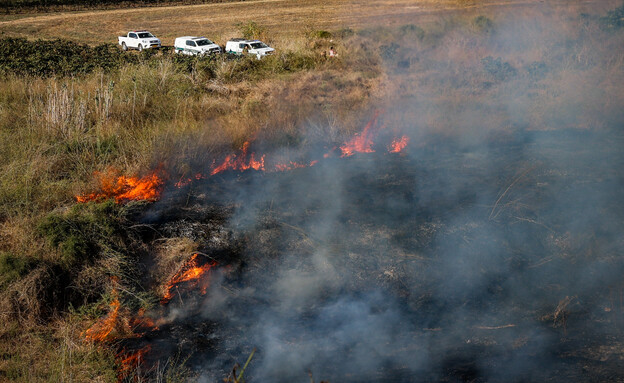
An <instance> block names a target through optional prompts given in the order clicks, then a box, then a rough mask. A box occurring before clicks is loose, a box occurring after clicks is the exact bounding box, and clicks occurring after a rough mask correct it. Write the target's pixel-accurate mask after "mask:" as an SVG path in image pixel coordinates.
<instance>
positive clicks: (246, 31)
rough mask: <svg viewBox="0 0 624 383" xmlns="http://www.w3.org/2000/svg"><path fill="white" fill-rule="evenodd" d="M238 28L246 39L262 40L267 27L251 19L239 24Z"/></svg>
mask: <svg viewBox="0 0 624 383" xmlns="http://www.w3.org/2000/svg"><path fill="white" fill-rule="evenodd" d="M238 29H239V30H240V33H241V34H242V35H243V38H245V39H248V40H256V39H258V40H262V39H264V38H265V33H266V28H265V27H262V26H260V25H258V24H257V23H256V22H255V21H250V22H248V23H246V24H238Z"/></svg>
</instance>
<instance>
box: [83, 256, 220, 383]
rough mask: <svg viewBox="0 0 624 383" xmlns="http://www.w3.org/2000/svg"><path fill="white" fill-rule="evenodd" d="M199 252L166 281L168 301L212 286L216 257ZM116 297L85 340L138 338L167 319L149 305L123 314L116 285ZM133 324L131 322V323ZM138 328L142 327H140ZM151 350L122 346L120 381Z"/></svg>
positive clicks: (100, 340)
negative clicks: (132, 314)
mask: <svg viewBox="0 0 624 383" xmlns="http://www.w3.org/2000/svg"><path fill="white" fill-rule="evenodd" d="M202 258H203V257H200V255H199V254H193V256H191V258H189V259H188V260H187V261H186V262H184V264H183V265H182V266H181V267H180V269H179V270H178V271H177V272H176V273H175V274H174V276H173V277H172V278H171V279H170V280H169V281H168V282H167V284H166V285H165V294H164V296H163V298H162V300H161V301H160V303H161V305H167V304H168V303H169V302H170V300H171V299H172V298H173V297H174V296H175V294H181V292H184V293H190V292H199V293H200V294H201V295H205V294H206V292H207V290H208V287H209V286H210V271H211V270H212V269H213V268H214V267H216V266H217V262H215V261H206V262H205V261H203V260H202ZM112 295H113V297H114V299H113V300H112V302H110V304H109V310H108V313H107V314H106V315H104V316H102V317H101V318H100V319H98V320H97V321H96V322H95V323H94V324H92V325H91V326H90V327H89V328H87V329H86V330H85V331H83V332H82V336H83V337H84V339H85V340H87V341H91V342H96V343H110V342H112V341H114V340H117V339H128V338H138V337H142V336H144V335H145V333H146V332H148V331H156V330H159V326H160V324H162V323H163V321H164V320H162V319H161V320H156V321H155V320H154V319H152V318H151V317H149V316H147V315H146V312H145V309H139V311H138V312H137V315H136V316H135V317H134V318H131V319H130V320H127V319H125V318H127V316H128V315H129V313H128V310H127V309H126V310H125V311H124V312H123V314H122V310H123V309H122V305H121V302H120V300H119V293H118V289H117V288H116V287H115V288H113V291H112ZM130 324H131V325H132V326H131V325H130ZM137 330H138V331H137ZM150 350H151V345H146V346H144V347H142V348H140V349H138V350H134V351H132V350H126V349H125V348H124V349H122V350H120V351H119V352H118V353H117V355H116V359H117V362H118V364H119V369H118V381H123V380H124V379H126V378H128V377H129V376H130V375H131V374H132V373H133V372H134V371H135V370H136V369H137V367H138V366H139V365H141V364H142V363H143V362H144V359H145V355H146V354H147V353H149V352H150Z"/></svg>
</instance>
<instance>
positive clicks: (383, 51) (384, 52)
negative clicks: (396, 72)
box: [379, 43, 401, 61]
mask: <svg viewBox="0 0 624 383" xmlns="http://www.w3.org/2000/svg"><path fill="white" fill-rule="evenodd" d="M400 48H401V47H400V46H399V44H396V43H391V44H390V45H382V46H381V47H379V51H380V55H381V58H382V59H384V60H387V61H389V60H394V59H395V58H396V55H397V51H398V50H399V49H400Z"/></svg>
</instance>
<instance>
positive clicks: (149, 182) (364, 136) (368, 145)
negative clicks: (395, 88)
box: [76, 111, 409, 203]
mask: <svg viewBox="0 0 624 383" xmlns="http://www.w3.org/2000/svg"><path fill="white" fill-rule="evenodd" d="M381 113H382V112H380V111H377V112H375V114H374V116H373V118H372V119H371V120H370V121H369V122H368V123H367V124H366V126H365V127H364V129H363V130H362V132H361V133H357V134H355V136H354V137H353V138H351V139H350V140H348V141H346V142H345V143H343V144H342V145H340V146H339V147H335V148H333V149H332V150H330V151H329V152H327V153H325V154H324V155H323V158H331V157H334V156H335V155H339V156H340V158H345V157H351V156H353V155H354V154H356V153H374V152H375V149H374V146H375V140H376V139H377V137H378V136H379V133H380V131H382V130H384V129H385V128H386V127H385V125H380V124H378V119H379V116H380V114H381ZM408 143H409V137H408V136H405V135H403V136H401V137H400V138H393V139H392V141H391V144H390V145H389V146H388V147H387V151H388V153H399V152H401V151H402V150H403V149H405V148H406V147H407V145H408ZM250 147H251V142H249V141H247V142H245V143H244V144H243V146H242V147H241V149H240V151H239V152H238V153H231V154H229V155H227V156H226V157H225V158H224V159H223V160H222V161H220V162H218V163H217V161H216V160H215V161H213V162H212V166H211V170H210V171H209V173H208V174H207V175H205V174H202V173H196V174H195V175H194V176H193V177H184V176H183V177H181V178H179V180H178V181H177V182H175V183H174V186H175V187H176V188H182V187H184V186H187V185H189V184H190V183H191V182H193V181H194V180H197V181H199V180H202V179H207V178H210V177H212V176H215V175H217V174H220V173H222V172H225V171H239V172H244V171H247V170H255V171H262V172H267V171H268V172H283V171H289V170H293V169H300V168H306V167H312V166H314V165H316V164H317V163H318V162H319V160H311V161H292V160H286V161H283V162H278V163H275V164H274V165H272V166H268V165H267V163H268V160H267V156H266V154H262V155H257V154H256V153H254V152H253V151H250ZM95 177H96V178H97V179H98V182H99V184H100V190H99V191H98V192H94V193H89V194H84V195H78V196H76V200H77V202H80V203H84V202H89V201H102V200H105V199H114V200H115V202H117V203H125V202H129V201H150V202H154V201H157V200H159V199H160V196H161V194H162V192H163V189H164V186H165V182H166V179H167V177H166V174H165V172H164V171H162V169H161V167H159V168H158V169H156V170H154V171H152V172H150V173H149V174H147V175H145V176H143V177H137V176H131V177H128V176H120V175H119V171H117V170H114V169H112V170H109V171H108V172H106V173H99V172H97V173H95Z"/></svg>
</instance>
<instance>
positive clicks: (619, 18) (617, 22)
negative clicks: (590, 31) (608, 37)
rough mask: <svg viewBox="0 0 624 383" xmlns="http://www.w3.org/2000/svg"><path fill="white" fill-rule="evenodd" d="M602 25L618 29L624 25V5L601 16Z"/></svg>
mask: <svg viewBox="0 0 624 383" xmlns="http://www.w3.org/2000/svg"><path fill="white" fill-rule="evenodd" d="M600 25H601V26H602V27H603V28H604V29H607V30H617V29H620V28H622V27H624V5H622V6H621V7H618V8H616V9H614V10H612V11H609V12H607V15H606V16H603V17H601V18H600Z"/></svg>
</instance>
